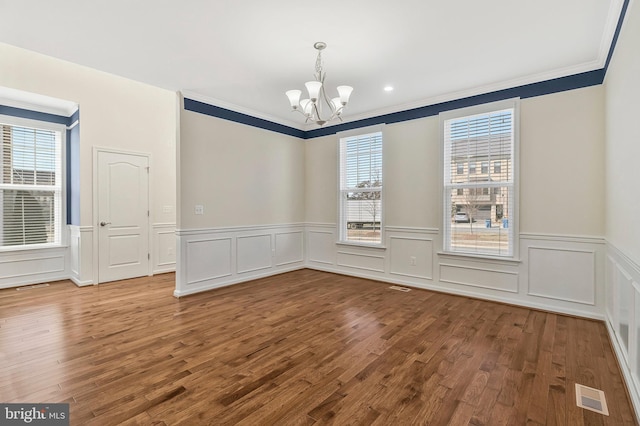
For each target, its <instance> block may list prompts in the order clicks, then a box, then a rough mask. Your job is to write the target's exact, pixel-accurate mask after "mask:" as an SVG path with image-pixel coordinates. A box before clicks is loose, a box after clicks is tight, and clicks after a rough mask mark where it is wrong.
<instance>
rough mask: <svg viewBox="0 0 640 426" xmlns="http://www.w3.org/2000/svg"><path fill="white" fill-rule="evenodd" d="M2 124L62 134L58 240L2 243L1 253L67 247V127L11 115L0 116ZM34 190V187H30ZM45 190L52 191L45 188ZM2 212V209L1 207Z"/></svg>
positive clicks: (59, 152) (57, 222)
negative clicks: (15, 243)
mask: <svg viewBox="0 0 640 426" xmlns="http://www.w3.org/2000/svg"><path fill="white" fill-rule="evenodd" d="M0 123H2V124H6V125H10V126H15V127H26V128H34V129H42V130H50V131H54V132H58V133H59V134H60V145H59V147H58V149H57V151H58V152H57V153H58V154H59V155H60V158H59V161H60V176H59V177H60V179H59V181H60V198H59V200H58V201H59V203H60V207H59V209H56V210H57V211H58V217H57V218H56V223H55V228H56V233H57V238H56V241H55V242H51V243H43V244H23V245H13V246H2V245H1V242H0V252H11V251H20V250H36V249H43V248H58V247H65V246H66V243H67V241H66V232H65V231H64V229H65V226H66V217H67V216H66V214H67V211H66V210H67V194H66V190H67V187H66V145H67V143H66V138H67V127H66V126H65V125H64V124H58V123H52V122H48V121H40V120H32V119H27V118H21V117H14V116H9V115H0ZM0 187H2V188H3V189H5V188H8V186H4V185H2V184H0ZM30 187H31V189H33V187H34V186H30ZM43 189H45V190H50V189H46V188H43ZM0 212H1V207H0Z"/></svg>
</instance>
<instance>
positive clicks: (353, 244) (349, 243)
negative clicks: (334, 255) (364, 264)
mask: <svg viewBox="0 0 640 426" xmlns="http://www.w3.org/2000/svg"><path fill="white" fill-rule="evenodd" d="M336 245H339V246H347V247H362V248H370V249H375V250H386V249H387V247H385V246H383V245H382V244H367V243H356V242H353V241H336Z"/></svg>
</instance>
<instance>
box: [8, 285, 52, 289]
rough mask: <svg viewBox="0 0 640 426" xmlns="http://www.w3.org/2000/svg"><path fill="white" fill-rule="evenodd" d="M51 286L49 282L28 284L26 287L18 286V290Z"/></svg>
mask: <svg viewBox="0 0 640 426" xmlns="http://www.w3.org/2000/svg"><path fill="white" fill-rule="evenodd" d="M42 287H49V284H34V285H26V286H24V287H18V288H16V290H31V289H33V288H42Z"/></svg>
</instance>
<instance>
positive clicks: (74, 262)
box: [69, 225, 93, 286]
mask: <svg viewBox="0 0 640 426" xmlns="http://www.w3.org/2000/svg"><path fill="white" fill-rule="evenodd" d="M69 274H70V275H69V278H70V279H71V281H73V282H74V283H75V284H76V285H78V286H85V285H91V284H93V227H92V226H75V225H69Z"/></svg>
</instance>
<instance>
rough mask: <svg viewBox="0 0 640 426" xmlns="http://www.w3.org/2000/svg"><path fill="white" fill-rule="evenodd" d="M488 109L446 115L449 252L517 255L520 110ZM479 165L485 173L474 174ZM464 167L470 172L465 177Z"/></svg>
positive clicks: (446, 240) (445, 207) (446, 233)
mask: <svg viewBox="0 0 640 426" xmlns="http://www.w3.org/2000/svg"><path fill="white" fill-rule="evenodd" d="M501 105H505V103H502V104H501ZM510 105H513V102H511V103H510ZM483 108H484V107H482V106H480V107H475V108H474V109H467V110H461V111H452V112H449V113H443V114H442V115H441V117H443V118H442V119H441V123H442V126H443V135H444V140H443V144H444V149H443V153H444V155H443V170H444V175H443V190H444V198H443V201H444V205H443V211H444V212H445V215H444V218H445V219H444V224H443V229H444V235H443V241H444V250H445V251H446V252H459V253H471V254H481V255H495V256H513V253H514V234H513V227H514V222H513V221H514V219H515V218H516V215H515V207H516V205H515V203H514V198H515V192H514V191H515V185H514V179H515V178H514V176H515V174H514V171H515V167H516V164H515V162H514V149H515V133H514V132H515V125H514V120H515V113H514V111H515V108H512V107H510V108H503V109H496V110H487V111H486V112H482V109H483ZM487 108H489V107H487ZM464 111H473V112H475V111H480V112H479V113H472V114H469V115H465V114H464ZM449 117H451V118H449ZM476 164H480V173H475V171H476ZM461 169H462V170H465V169H466V170H468V171H469V172H468V173H467V174H465V173H462V174H461V173H459V171H460V170H461ZM465 218H466V220H463V219H465Z"/></svg>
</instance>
